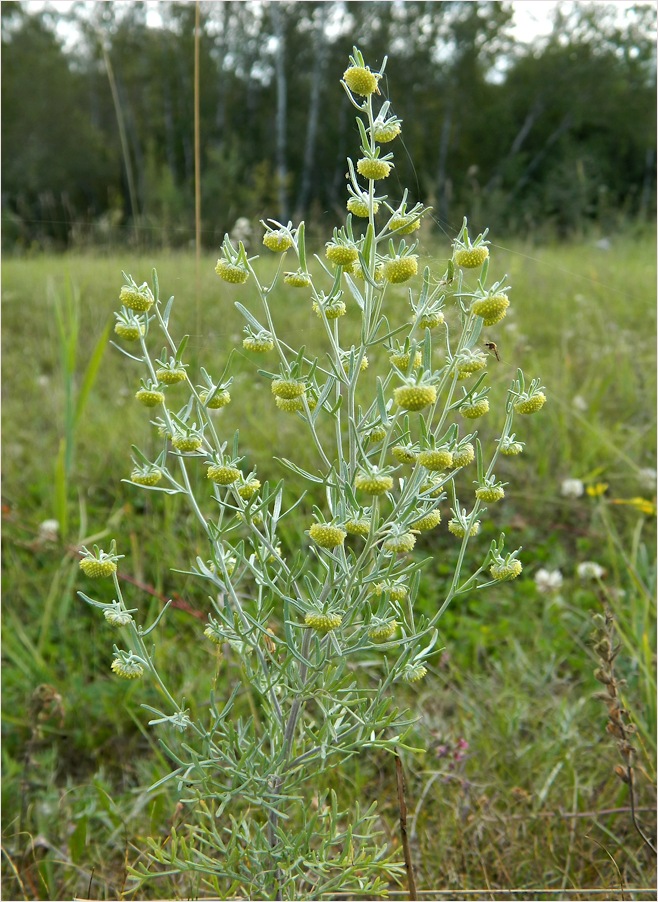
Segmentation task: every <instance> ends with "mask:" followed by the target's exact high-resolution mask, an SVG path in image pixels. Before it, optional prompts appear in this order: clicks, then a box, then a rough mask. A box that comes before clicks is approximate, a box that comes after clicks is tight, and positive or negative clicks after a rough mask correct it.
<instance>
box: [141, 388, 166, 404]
mask: <svg viewBox="0 0 658 902" xmlns="http://www.w3.org/2000/svg"><path fill="white" fill-rule="evenodd" d="M135 398H136V399H137V400H138V401H139V402H140V403H141V404H143V405H144V407H157V406H158V404H164V399H165V396H164V392H161V391H153V390H151V389H148V388H140V389H139V391H138V392H136V393H135Z"/></svg>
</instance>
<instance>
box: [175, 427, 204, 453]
mask: <svg viewBox="0 0 658 902" xmlns="http://www.w3.org/2000/svg"><path fill="white" fill-rule="evenodd" d="M171 444H172V445H173V446H174V448H175V449H176V450H177V451H182V452H183V453H185V454H187V453H189V452H190V451H198V450H199V448H200V447H201V445H202V444H203V439H202V438H201V436H200V435H186V434H185V433H184V432H179V433H177V434H176V435H174V436H173V438H172V440H171Z"/></svg>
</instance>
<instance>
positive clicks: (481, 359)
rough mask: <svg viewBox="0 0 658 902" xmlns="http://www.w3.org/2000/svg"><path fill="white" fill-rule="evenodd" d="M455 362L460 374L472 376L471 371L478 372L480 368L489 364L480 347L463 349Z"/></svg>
mask: <svg viewBox="0 0 658 902" xmlns="http://www.w3.org/2000/svg"><path fill="white" fill-rule="evenodd" d="M455 363H456V365H457V372H458V373H459V374H460V376H461V375H464V376H470V375H471V373H477V372H478V371H479V370H482V369H484V367H485V366H486V365H487V358H486V355H485V354H483V353H482V351H480V350H479V348H478V349H476V350H475V351H470V350H466V351H462V352H461V353H460V354H458V355H457V357H456V358H455Z"/></svg>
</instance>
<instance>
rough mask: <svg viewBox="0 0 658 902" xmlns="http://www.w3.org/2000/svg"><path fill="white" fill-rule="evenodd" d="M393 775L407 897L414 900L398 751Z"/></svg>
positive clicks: (415, 894)
mask: <svg viewBox="0 0 658 902" xmlns="http://www.w3.org/2000/svg"><path fill="white" fill-rule="evenodd" d="M395 775H396V778H397V784H398V806H399V808H400V833H401V835H402V848H403V850H404V866H405V868H406V870H407V885H408V887H409V899H410V900H411V902H414V900H415V899H417V898H418V893H417V891H416V880H415V878H414V866H413V862H412V860H411V847H410V846H409V838H408V836H407V802H406V800H405V797H404V771H403V770H402V761H401V760H400V756H399V755H398V753H397V752H396V753H395Z"/></svg>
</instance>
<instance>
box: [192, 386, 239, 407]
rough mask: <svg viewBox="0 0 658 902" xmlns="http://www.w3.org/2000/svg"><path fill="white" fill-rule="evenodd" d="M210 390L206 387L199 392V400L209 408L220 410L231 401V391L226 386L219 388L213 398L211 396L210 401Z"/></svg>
mask: <svg viewBox="0 0 658 902" xmlns="http://www.w3.org/2000/svg"><path fill="white" fill-rule="evenodd" d="M210 391H211V390H209V389H204V390H203V391H200V392H199V401H201V403H202V404H205V405H206V407H207V408H208V409H209V410H220V409H221V408H222V407H226V405H227V404H230V403H231V393H230V392H228V391H227V390H226V389H225V388H218V389H217V391H216V392H215V394H214V395H213V396H212V398H210V401H208V398H209V396H210Z"/></svg>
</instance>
